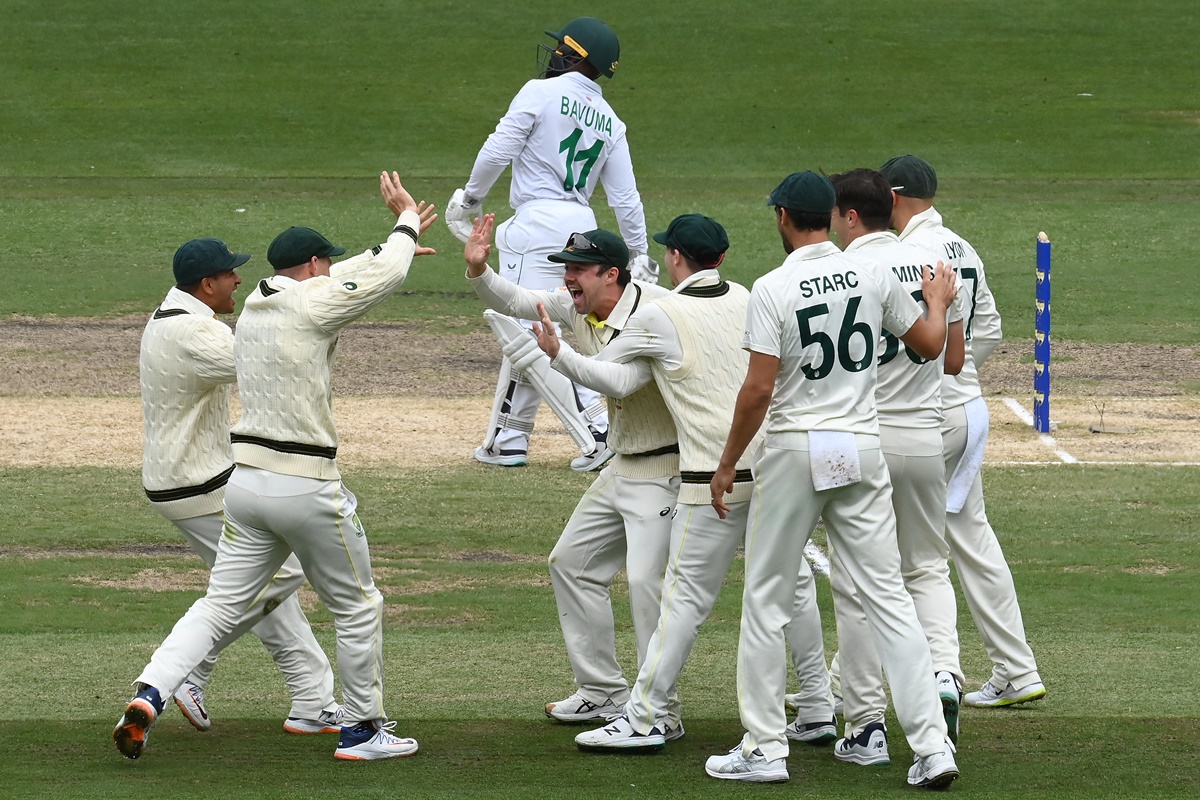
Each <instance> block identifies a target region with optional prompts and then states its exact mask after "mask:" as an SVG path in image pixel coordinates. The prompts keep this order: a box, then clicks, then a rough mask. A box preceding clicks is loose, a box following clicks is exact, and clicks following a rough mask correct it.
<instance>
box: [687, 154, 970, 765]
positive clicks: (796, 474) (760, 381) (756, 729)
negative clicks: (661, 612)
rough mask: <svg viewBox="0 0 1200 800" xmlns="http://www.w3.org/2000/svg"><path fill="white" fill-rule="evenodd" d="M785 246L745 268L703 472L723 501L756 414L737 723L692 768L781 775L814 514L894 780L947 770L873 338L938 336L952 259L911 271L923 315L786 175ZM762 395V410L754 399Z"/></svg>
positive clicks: (805, 177) (777, 197)
mask: <svg viewBox="0 0 1200 800" xmlns="http://www.w3.org/2000/svg"><path fill="white" fill-rule="evenodd" d="M767 202H768V203H769V204H770V205H772V206H774V208H775V219H776V227H777V228H778V230H779V235H780V238H781V239H782V241H783V245H784V250H785V252H787V253H788V257H787V259H786V260H785V261H784V263H783V265H782V266H781V267H779V268H778V269H775V270H773V271H772V272H770V273H768V274H766V275H764V276H763V277H761V278H759V279H758V280H757V281H755V283H754V288H753V289H752V291H751V294H750V303H749V308H748V311H747V314H746V332H745V336H744V339H743V347H745V348H746V349H748V350H749V351H750V362H749V367H748V370H747V374H746V380H745V382H744V383H743V384H742V388H741V390H740V391H739V392H738V398H737V405H736V407H735V409H734V416H733V423H732V427H731V429H730V432H729V439H728V441H727V442H726V444H725V450H724V452H723V453H722V455H721V460H720V464H719V465H718V467H717V469H716V475H715V476H714V478H713V480H712V483H711V485H710V490H711V496H712V502H713V504H714V506H715V507H716V509H717V512H718V514H719V515H721V516H724V515H725V514H726V513H728V510H729V506H728V504H727V502H726V495H727V494H729V493H730V491H731V490H732V489H733V487H734V481H735V476H736V472H737V464H738V462H739V461H740V460H741V458H742V455H743V454H744V453H745V451H746V448H747V447H748V446H749V445H750V443H751V442H752V441H753V438H754V436H755V434H756V433H757V431H758V429H759V427H760V426H761V425H762V423H763V419H764V417H766V418H767V430H766V439H765V442H764V447H763V455H762V456H761V458H759V460H758V462H757V463H756V465H755V480H756V485H755V490H754V497H753V498H752V499H751V507H750V512H749V515H750V523H749V526H748V529H747V532H746V586H745V592H744V594H743V598H742V623H741V636H740V640H739V643H738V704H739V708H740V711H741V718H742V724H743V725H744V726H745V727H746V731H747V732H746V734H745V736H744V737H743V739H742V742H741V745H740V746H739V747H735V748H734V749H733V750H732V751H731V752H729V753H726V754H723V755H719V756H712V757H710V758H709V759H708V762H707V763H706V765H705V771H706V772H707V773H708V774H709V775H710V776H712V777H715V778H721V779H726V780H741V781H756V782H775V781H786V780H787V779H788V777H789V776H788V770H787V762H786V757H787V754H788V739H787V736H786V735H785V728H786V717H785V716H784V709H783V696H784V689H785V687H786V684H787V675H786V673H787V664H786V656H785V652H784V635H783V628H784V626H785V625H786V624H787V623H788V621H789V620H790V619H791V614H792V605H793V601H794V596H795V592H796V577H797V575H798V574H799V570H800V561H801V560H802V559H803V558H804V553H803V549H804V545H805V543H806V542H807V541H808V537H809V536H810V535H811V533H812V530H813V527H814V526H815V524H816V521H817V517H818V516H821V517H823V518H824V520H825V527H826V529H827V530H828V533H829V540H830V542H831V546H832V547H833V549H834V550H835V551H838V550H840V553H841V558H842V559H843V561H844V563H845V565H846V569H847V571H848V572H849V574H850V578H851V580H852V581H853V583H854V586H855V588H856V590H857V591H858V594H859V597H860V598H862V602H863V605H864V608H865V609H866V612H867V619H868V620H869V622H870V625H871V633H872V634H873V636H874V639H875V646H876V648H877V649H878V651H879V654H880V656H881V657H882V660H883V664H884V667H885V669H886V670H887V675H888V681H889V683H890V684H891V687H892V695H893V700H894V702H895V706H896V715H897V717H899V719H900V724H901V725H902V726H903V728H904V730H905V733H906V734H907V736H908V741H909V745H910V746H911V747H912V750H913V752H914V753H915V755H916V759H915V762H914V764H913V765H912V767H911V769H910V770H909V773H908V782H909V783H910V784H912V785H916V786H930V787H942V786H945V785H948V784H949V783H950V782H951V781H953V780H954V779H955V778H956V777H958V767H957V766H956V765H955V763H954V756H953V745H952V744H951V743H950V741H949V739H947V738H946V724H945V722H944V721H943V719H942V715H941V706H940V704H939V703H938V699H937V689H936V686H935V684H934V678H933V664H932V661H931V660H930V656H929V646H928V644H926V642H925V636H924V634H923V633H922V632H921V628H920V625H919V624H918V623H917V620H916V612H915V609H914V608H913V601H912V598H911V597H909V595H908V593H907V592H906V591H905V590H904V584H903V582H902V580H901V577H900V554H899V552H898V550H897V546H896V518H895V515H894V513H893V511H892V503H891V484H890V482H889V477H888V471H887V464H886V463H885V462H884V460H883V455H882V452H881V451H880V449H879V448H880V445H879V424H878V420H877V417H876V413H875V402H874V395H875V383H876V372H877V368H876V364H877V358H876V355H877V354H876V352H875V351H876V348H877V344H878V342H879V337H880V336H881V334H882V331H883V330H884V329H885V328H886V329H887V330H889V331H892V332H893V333H895V334H896V335H898V336H899V337H900V339H901V340H902V341H903V342H904V343H905V345H907V346H908V347H910V348H912V349H913V350H914V351H915V352H916V354H917V355H919V356H921V357H923V358H937V357H938V356H939V355H940V354H941V352H942V348H943V346H944V345H945V341H946V309H947V307H948V306H949V304H950V303H951V302H952V301H953V300H954V296H955V287H954V274H953V272H952V271H950V270H948V269H946V270H942V269H940V268H939V269H938V270H936V271H934V273H933V274H932V275H927V276H926V278H925V279H924V281H923V296H924V299H925V302H926V303H927V304H928V307H929V311H928V316H923V315H922V313H921V309H920V307H919V306H918V305H917V304H916V302H915V301H914V300H913V299H912V297H910V296H909V295H908V294H907V293H906V292H905V291H904V289H903V287H902V286H901V285H900V282H899V281H898V280H897V279H896V276H895V275H893V274H891V273H890V272H889V271H886V270H882V269H879V268H878V266H876V265H874V264H872V263H870V262H864V261H858V260H854V259H851V258H849V257H847V256H845V255H843V254H842V253H841V252H840V251H839V250H838V249H837V247H836V246H835V245H834V244H833V243H832V242H831V241H829V225H830V218H831V212H832V210H833V208H834V204H835V195H834V190H833V186H831V185H830V183H829V181H828V179H826V178H824V177H823V176H821V175H817V174H815V173H813V172H797V173H793V174H792V175H789V176H788V177H787V178H785V179H784V180H783V182H782V183H780V184H779V186H778V187H776V188H775V190H774V191H773V192H772V193H771V195H770V198H769V199H768V201H767ZM768 408H769V414H768Z"/></svg>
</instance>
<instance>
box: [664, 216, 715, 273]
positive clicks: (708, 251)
mask: <svg viewBox="0 0 1200 800" xmlns="http://www.w3.org/2000/svg"><path fill="white" fill-rule="evenodd" d="M654 241H656V242H658V243H659V244H662V245H666V246H667V247H673V248H675V249H676V250H678V251H680V252H681V253H683V254H684V255H685V256H687V257H688V258H690V259H691V260H692V261H696V262H698V263H700V264H715V263H716V262H718V261H720V260H721V256H722V255H724V254H725V251H726V250H728V249H729V237H728V236H726V235H725V229H724V228H722V227H721V223H719V222H717V221H716V220H715V219H713V218H712V217H706V216H704V215H703V214H682V215H680V216H678V217H676V218H675V219H673V220H671V224H670V225H668V226H667V229H666V230H665V231H663V232H662V233H656V234H654Z"/></svg>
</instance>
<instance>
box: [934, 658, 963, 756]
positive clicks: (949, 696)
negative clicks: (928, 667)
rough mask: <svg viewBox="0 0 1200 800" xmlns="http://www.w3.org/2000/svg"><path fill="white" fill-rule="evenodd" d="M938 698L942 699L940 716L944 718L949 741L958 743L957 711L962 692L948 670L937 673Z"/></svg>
mask: <svg viewBox="0 0 1200 800" xmlns="http://www.w3.org/2000/svg"><path fill="white" fill-rule="evenodd" d="M937 689H938V698H939V699H940V700H941V701H942V717H943V718H944V719H945V720H946V735H947V736H949V737H950V741H952V742H954V744H958V712H959V704H960V703H961V701H962V692H961V691H959V689H958V681H956V680H954V676H953V675H951V674H950V673H949V672H939V673H938V674H937Z"/></svg>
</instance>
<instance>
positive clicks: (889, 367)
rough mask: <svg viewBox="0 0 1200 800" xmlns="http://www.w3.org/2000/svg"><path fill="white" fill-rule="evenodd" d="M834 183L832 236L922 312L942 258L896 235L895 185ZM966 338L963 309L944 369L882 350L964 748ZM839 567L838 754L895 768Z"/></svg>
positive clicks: (954, 315)
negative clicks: (958, 582) (955, 578)
mask: <svg viewBox="0 0 1200 800" xmlns="http://www.w3.org/2000/svg"><path fill="white" fill-rule="evenodd" d="M829 180H830V182H831V183H832V184H833V188H834V191H835V192H836V195H837V201H836V202H837V205H836V206H835V207H834V210H833V217H832V226H833V231H834V232H835V233H836V234H837V237H838V241H839V242H840V243H841V245H842V248H843V250H844V252H845V253H846V255H848V256H851V257H853V258H855V259H862V260H866V261H873V262H874V263H875V264H877V265H878V268H879V269H881V270H884V271H890V272H891V273H892V274H894V275H895V276H896V278H897V279H899V281H900V284H901V286H902V287H903V288H904V291H905V292H906V293H907V294H909V295H910V296H911V297H912V298H913V300H915V301H917V303H918V304H921V303H923V299H922V298H923V294H922V284H923V281H924V275H925V272H926V271H928V270H932V269H933V265H934V264H935V263H936V262H937V260H938V259H937V255H936V253H934V252H933V251H931V250H927V249H925V248H921V247H918V246H916V245H914V244H909V243H906V242H901V241H900V240H899V239H898V238H897V237H896V235H895V234H894V233H892V232H890V231H889V230H888V224H889V222H890V221H891V215H892V190H891V185H890V184H889V183H888V181H887V179H886V178H884V177H883V175H881V174H880V173H878V172H876V171H875V170H871V169H855V170H851V171H849V172H845V173H842V174H840V175H832V176H830V179H829ZM962 329H963V323H962V307H961V305H960V304H959V303H958V302H957V301H956V302H955V303H953V304H952V305H951V307H950V309H949V311H948V314H947V344H946V353H945V354H944V359H945V360H944V364H943V359H940V358H939V359H933V360H930V359H926V358H923V357H921V356H919V355H917V354H916V353H914V352H913V351H912V350H910V349H909V348H908V347H907V346H906V345H905V344H903V343H902V342H901V341H900V340H899V339H898V338H897V337H896V336H895V335H894V334H893V333H891V332H890V331H888V330H884V331H883V336H882V338H881V339H880V340H879V343H878V353H879V359H878V364H879V365H878V370H879V373H878V384H877V385H876V388H875V405H876V410H877V412H878V414H879V444H880V450H881V451H882V452H883V457H884V461H885V462H886V463H887V467H888V473H889V474H890V475H891V480H892V507H893V508H894V509H895V513H896V539H897V544H898V546H899V551H900V568H901V575H902V576H903V578H904V588H905V589H906V590H907V591H908V593H909V595H911V596H912V599H913V603H914V605H915V606H916V611H917V617H918V618H919V620H920V623H921V628H922V630H923V631H924V632H925V638H926V639H927V641H928V642H929V650H930V655H931V657H932V659H933V669H934V673H935V675H936V679H937V684H938V696H939V699H940V700H941V703H942V715H943V718H944V719H945V721H946V730H947V734H948V735H949V737H950V740H951V741H952V742H954V743H956V744H957V742H958V714H959V701H960V692H959V687H960V686H961V685H962V680H963V678H962V668H961V667H960V666H959V659H958V629H957V625H958V619H957V614H956V604H957V600H956V599H955V596H954V586H953V584H951V583H950V566H949V562H948V560H947V559H948V557H949V551H948V549H947V547H946V538H945V523H946V474H945V466H944V464H943V462H942V433H941V421H942V413H941V383H942V374H943V369H945V370H946V371H949V372H957V371H959V370H960V369H961V368H962V361H963V354H964V347H965V343H964V340H963V330H962ZM830 563H831V566H832V570H831V583H832V586H833V597H834V609H835V613H836V615H837V620H838V645H839V651H838V661H839V664H840V669H841V676H840V677H841V688H842V697H843V698H844V702H845V711H844V715H845V721H846V737H845V738H844V739H842V740H840V741H839V742H838V743H837V745H836V746H835V748H834V755H835V756H836V757H837V758H839V759H841V760H843V761H847V762H850V763H854V764H860V765H864V766H873V765H878V764H887V763H889V762H890V759H889V756H888V749H887V732H886V729H885V727H884V712H885V711H886V710H887V695H886V694H885V692H884V687H883V673H882V664H881V663H880V661H879V655H878V653H877V652H876V650H875V646H874V644H873V643H872V641H871V633H870V626H869V625H868V623H867V616H866V612H865V611H864V609H863V606H862V602H861V598H860V597H859V595H858V593H857V592H856V591H855V589H854V585H853V583H852V581H851V580H850V577H849V574H848V572H847V569H846V566H845V563H844V560H843V559H842V558H841V554H840V553H839V552H838V551H837V550H836V549H834V550H833V551H832V552H831V554H830Z"/></svg>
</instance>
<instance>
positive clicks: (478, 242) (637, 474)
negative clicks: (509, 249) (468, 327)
mask: <svg viewBox="0 0 1200 800" xmlns="http://www.w3.org/2000/svg"><path fill="white" fill-rule="evenodd" d="M493 223H494V217H493V215H491V214H485V215H484V216H483V217H482V218H480V219H478V220H477V221H476V223H475V225H474V226H473V229H472V234H471V236H470V238H469V239H468V241H467V246H466V247H465V248H464V250H463V257H464V259H465V260H466V262H467V277H468V278H469V279H470V280H471V283H472V285H473V286H474V287H475V291H476V292H477V293H478V294H479V296H480V297H481V298H483V300H484V302H485V303H487V305H488V306H489V307H490V308H492V309H496V310H498V311H501V312H503V313H505V314H511V315H512V316H515V317H518V318H520V319H526V320H536V319H541V318H543V317H544V316H548V317H549V319H550V320H551V321H552V322H557V323H559V324H562V325H566V326H568V327H569V328H570V329H571V330H572V331H574V333H575V339H576V342H577V343H578V347H579V349H580V351H581V352H583V353H586V354H588V355H594V354H596V353H598V352H600V351H601V350H602V349H603V348H605V347H607V346H609V345H611V344H612V342H614V341H616V340H617V339H618V338H619V337H620V335H621V334H622V333H623V331H624V329H625V328H626V327H627V326H628V323H629V317H630V316H631V315H632V314H633V313H634V312H635V311H637V309H638V308H640V307H641V306H643V305H645V304H646V303H649V302H651V301H652V300H654V299H655V298H657V297H662V296H664V295H666V294H667V290H666V289H664V288H662V287H661V286H657V285H654V284H649V283H641V282H639V281H635V280H632V279H631V277H630V274H629V270H628V269H627V267H626V265H627V263H628V261H629V250H628V248H626V247H625V243H624V242H622V241H621V237H619V236H617V235H616V234H614V233H611V232H609V231H604V230H599V229H597V230H591V231H586V232H584V233H573V234H571V235H570V237H569V238H568V239H567V243H566V245H565V247H563V249H562V251H561V252H558V253H554V254H551V256H550V258H552V259H555V260H556V261H558V262H560V263H562V264H564V265H565V270H566V274H565V281H566V287H565V289H559V290H557V291H549V290H544V289H543V290H533V289H524V288H522V287H520V286H517V285H515V284H512V283H509V282H508V281H505V280H504V279H503V278H501V277H500V276H498V275H497V274H496V273H495V272H494V271H493V270H492V269H491V268H489V267H488V265H487V258H488V255H489V254H490V252H491V235H492V225H493ZM485 316H488V317H489V319H490V320H491V321H492V324H493V326H494V328H495V330H496V331H497V333H498V334H499V335H501V337H502V343H503V349H504V353H505V355H506V356H508V357H509V358H510V359H511V360H512V362H513V364H514V365H515V366H516V367H517V368H518V369H521V370H523V371H524V372H525V373H526V374H527V375H529V376H530V377H531V379H532V380H536V381H537V382H538V383H543V382H544V380H545V377H546V376H547V374H557V373H554V372H553V370H551V369H550V359H549V358H548V357H547V356H546V354H545V353H543V352H542V351H541V350H540V349H539V348H538V343H537V340H536V339H535V338H534V337H533V334H532V333H530V332H529V330H527V329H525V328H521V327H518V326H517V325H516V322H515V320H510V319H509V318H508V317H503V316H501V315H498V314H494V313H493V312H485ZM503 321H507V324H506V325H501V324H499V323H501V322H503ZM609 420H610V422H611V424H612V428H611V430H610V436H609V445H610V446H611V447H612V448H613V450H615V451H616V455H615V456H613V458H612V460H611V461H610V462H609V463H608V465H607V466H605V467H604V469H602V470H601V472H600V474H599V475H598V476H597V477H596V480H595V481H594V482H593V483H592V485H591V486H590V487H588V490H587V491H586V492H585V493H584V495H583V497H582V498H580V500H579V504H578V505H577V506H576V507H575V511H574V513H572V514H571V518H570V520H568V521H567V525H566V527H565V528H564V529H563V532H562V535H561V536H559V539H558V542H557V543H556V544H555V545H554V549H553V550H552V551H551V552H550V565H549V566H550V582H551V584H552V585H553V586H554V600H555V603H556V604H557V606H558V619H559V624H560V625H561V626H562V631H563V639H564V640H565V642H566V646H567V656H568V658H569V659H570V661H571V670H572V672H573V673H574V677H575V691H574V692H572V693H571V695H570V696H568V697H567V698H566V699H563V700H559V701H557V702H553V703H547V704H546V716H548V717H551V718H552V719H555V720H558V721H559V722H571V723H576V722H589V721H592V720H597V719H603V718H605V717H610V716H612V715H614V714H617V713H619V712H620V710H621V708H622V707H623V706H624V705H625V701H626V700H627V699H628V697H629V684H628V682H627V681H626V680H625V677H624V675H623V674H622V672H621V666H620V664H619V663H618V661H617V652H616V635H615V632H614V627H613V612H612V601H611V598H610V595H609V586H610V584H611V583H612V580H613V578H614V577H616V574H617V573H618V572H620V570H621V567H625V568H626V572H627V575H628V579H629V605H630V611H631V612H632V613H633V628H634V634H635V636H636V638H637V658H638V666H639V667H640V666H641V665H642V663H643V662H644V660H645V657H646V648H647V646H648V645H649V642H650V637H651V635H652V634H653V633H654V628H655V626H656V625H657V624H658V609H659V601H660V600H661V598H662V583H663V572H664V571H665V569H666V564H667V551H668V549H669V547H670V541H671V516H670V515H671V512H672V510H673V509H674V508H675V500H676V496H677V495H678V494H679V443H678V440H677V438H676V435H675V423H674V422H673V421H672V420H671V414H670V412H669V411H668V410H667V406H666V403H665V402H664V401H663V396H662V394H661V393H660V392H659V390H658V387H657V386H655V385H654V384H653V383H651V384H648V385H647V386H645V387H643V388H642V389H639V390H638V391H636V392H634V393H632V394H630V395H629V396H628V397H626V398H624V399H623V400H621V401H620V402H617V401H612V400H610V401H609ZM668 705H669V706H670V709H669V713H670V715H671V717H672V722H673V723H677V722H678V719H679V713H678V700H677V699H674V698H673V699H672V701H671V702H670V703H669V704H668Z"/></svg>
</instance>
